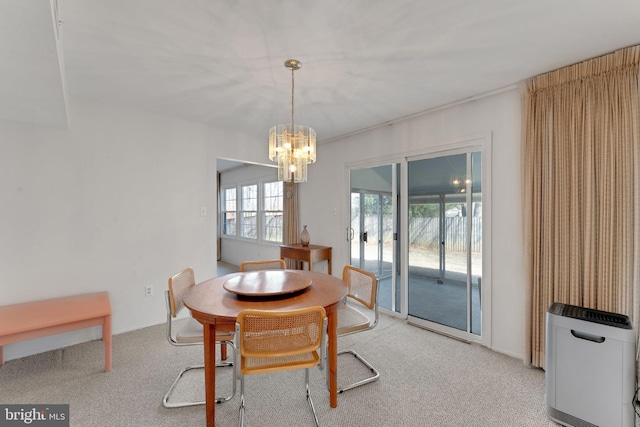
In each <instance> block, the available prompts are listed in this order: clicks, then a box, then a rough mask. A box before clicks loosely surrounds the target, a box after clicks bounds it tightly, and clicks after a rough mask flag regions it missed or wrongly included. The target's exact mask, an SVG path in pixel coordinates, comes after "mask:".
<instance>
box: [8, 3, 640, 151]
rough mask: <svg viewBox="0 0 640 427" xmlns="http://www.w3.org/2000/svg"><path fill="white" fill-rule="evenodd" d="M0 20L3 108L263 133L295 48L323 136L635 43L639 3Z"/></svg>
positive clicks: (69, 6) (213, 8) (148, 8)
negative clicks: (140, 117)
mask: <svg viewBox="0 0 640 427" xmlns="http://www.w3.org/2000/svg"><path fill="white" fill-rule="evenodd" d="M613 6H615V7H613ZM56 7H57V9H58V12H59V18H58V19H56V18H54V13H53V12H52V10H53V11H55V9H56ZM56 20H59V21H61V23H60V26H59V37H58V33H57V28H56V26H55V24H54V22H55V21H56ZM0 24H1V25H0V54H1V55H2V56H1V57H0V58H1V59H0V118H4V119H8V120H18V121H28V122H35V123H40V124H46V125H54V126H67V122H68V117H67V97H68V96H75V97H81V98H87V99H92V100H97V101H98V102H104V103H108V104H113V105H123V106H128V107H131V108H135V109H139V110H143V111H147V112H151V113H154V114H158V115H162V116H171V117H178V118H181V119H184V120H189V121H193V122H199V123H205V124H208V125H211V126H214V127H216V128H220V129H224V130H229V131H237V132H242V133H246V134H249V135H250V136H252V137H255V138H261V139H265V140H266V139H267V131H268V129H269V128H270V127H271V126H273V125H274V124H279V123H289V122H290V118H291V73H290V71H289V70H287V69H286V68H285V67H284V65H283V64H284V61H285V60H287V59H289V58H295V59H298V60H300V61H301V62H302V64H303V67H302V69H301V70H299V71H296V73H295V85H296V86H295V87H296V90H295V115H296V123H299V124H305V125H309V126H311V127H313V128H314V129H315V130H316V132H317V134H318V142H319V143H322V142H326V141H329V140H333V139H336V138H338V137H340V136H344V135H349V134H352V133H356V132H359V131H362V130H364V129H369V128H372V127H376V126H380V125H382V124H385V123H388V122H392V121H395V120H398V119H401V118H403V117H407V116H411V115H414V114H417V113H420V112H423V111H428V110H430V109H433V108H437V107H439V106H442V105H447V104H450V103H453V102H457V101H460V100H464V99H468V98H470V97H474V96H478V95H482V94H486V93H490V92H493V91H497V90H501V89H504V88H506V87H512V86H513V85H514V84H517V83H518V82H521V81H523V80H524V79H526V78H528V77H531V76H534V75H537V74H540V73H543V72H546V71H551V70H554V69H556V68H559V67H562V66H566V65H570V64H572V63H576V62H580V61H582V60H585V59H588V58H592V57H595V56H599V55H602V54H605V53H608V52H611V51H614V50H616V49H620V48H623V47H627V46H631V45H634V44H638V43H640V1H638V0H616V1H615V2H606V1H603V0H562V1H558V0H535V1H513V0H484V1H478V0H447V1H442V0H394V1H390V0H386V1H382V0H351V1H344V0H322V1H318V0H262V1H256V0H216V1H213V0H190V1H188V2H182V1H175V0H57V3H56V2H55V0H52V1H51V4H49V2H46V1H44V0H41V1H35V0H30V1H25V0H2V2H0Z"/></svg>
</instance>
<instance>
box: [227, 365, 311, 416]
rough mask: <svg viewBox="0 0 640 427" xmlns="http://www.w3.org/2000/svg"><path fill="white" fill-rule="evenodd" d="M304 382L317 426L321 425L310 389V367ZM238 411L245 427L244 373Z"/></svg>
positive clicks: (305, 373)
mask: <svg viewBox="0 0 640 427" xmlns="http://www.w3.org/2000/svg"><path fill="white" fill-rule="evenodd" d="M304 383H305V388H306V393H307V403H308V404H309V408H311V413H312V415H313V421H314V422H315V425H316V427H319V426H320V424H319V423H318V415H317V414H316V408H315V407H314V405H313V399H311V391H310V389H309V368H307V369H305V370H304ZM238 412H239V416H240V422H239V426H240V427H244V375H242V374H240V409H239V411H238Z"/></svg>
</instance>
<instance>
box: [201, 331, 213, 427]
mask: <svg viewBox="0 0 640 427" xmlns="http://www.w3.org/2000/svg"><path fill="white" fill-rule="evenodd" d="M203 328H204V389H205V396H206V398H205V399H206V402H207V404H206V411H207V427H215V424H216V423H215V420H216V326H215V325H212V324H210V323H207V324H205V325H204V326H203Z"/></svg>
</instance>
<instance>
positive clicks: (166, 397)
mask: <svg viewBox="0 0 640 427" xmlns="http://www.w3.org/2000/svg"><path fill="white" fill-rule="evenodd" d="M220 345H221V346H222V347H224V348H225V349H226V347H227V345H231V347H232V348H233V350H234V352H235V348H234V346H233V343H231V342H228V341H223V342H221V344H220ZM227 366H229V367H232V368H233V374H232V382H233V383H232V390H231V395H229V396H224V397H216V403H222V402H227V401H229V400H231V399H233V396H235V395H236V370H235V368H234V367H233V362H221V363H216V367H217V368H223V367H227ZM192 369H204V365H196V366H188V367H186V368H184V369H183V370H182V371H180V373H179V374H178V376H177V377H176V379H175V380H174V381H173V384H171V387H169V391H167V393H166V394H165V395H164V397H163V398H162V406H164V407H165V408H182V407H185V406H196V405H204V404H205V403H206V401H204V400H198V401H192V402H170V401H169V397H170V396H171V393H173V389H174V388H175V387H176V385H177V384H178V381H180V378H182V376H183V375H184V373H185V372H187V371H190V370H192Z"/></svg>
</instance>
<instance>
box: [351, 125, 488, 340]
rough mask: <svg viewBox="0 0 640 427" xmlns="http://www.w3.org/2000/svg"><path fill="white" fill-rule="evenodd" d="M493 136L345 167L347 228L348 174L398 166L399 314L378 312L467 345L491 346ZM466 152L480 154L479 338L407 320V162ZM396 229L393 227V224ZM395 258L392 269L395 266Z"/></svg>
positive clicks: (432, 324)
mask: <svg viewBox="0 0 640 427" xmlns="http://www.w3.org/2000/svg"><path fill="white" fill-rule="evenodd" d="M492 145H493V144H492V133H491V132H485V133H481V134H476V135H469V136H466V137H461V138H458V139H454V140H450V141H447V142H443V143H440V144H437V146H434V147H431V148H425V149H422V150H417V151H412V152H406V153H399V154H397V155H394V156H387V157H378V158H373V159H365V160H359V161H357V162H351V163H346V164H345V169H344V173H345V195H346V196H345V197H343V200H344V203H345V205H344V210H343V212H346V213H347V218H346V222H345V223H346V224H348V225H350V217H349V216H350V212H351V180H350V172H351V170H353V169H362V168H371V167H376V166H383V165H389V164H394V163H395V164H398V165H399V173H398V175H399V178H400V197H399V198H400V200H401V201H402V202H401V203H399V204H398V203H397V200H395V201H394V204H396V205H397V206H396V205H394V213H399V219H400V220H399V221H394V222H395V223H399V226H400V229H399V230H397V233H398V236H399V238H398V241H399V244H398V245H397V246H398V247H397V251H398V252H399V259H400V266H399V271H400V283H398V284H397V286H400V287H401V292H400V307H401V310H400V312H395V311H390V310H386V309H383V308H381V309H380V310H381V311H383V312H385V313H386V314H389V315H391V316H395V317H399V318H402V319H405V320H406V321H407V322H408V323H411V324H414V325H416V326H419V327H422V328H425V329H429V330H432V331H435V332H438V333H441V334H444V335H449V336H452V337H454V338H457V339H461V340H464V341H469V342H479V343H480V344H482V345H484V346H487V347H491V345H492V340H491V329H492V328H491V319H492V315H491V300H492V294H491V284H492V271H491V265H492V243H491V240H492V238H491V236H492V229H491V223H492V221H491V205H492V196H491V190H492V182H491V170H492V166H491V160H492ZM469 150H474V151H480V152H481V153H482V199H483V203H482V216H483V221H482V290H481V292H482V293H481V295H482V299H481V319H482V320H481V322H482V328H481V335H474V334H471V333H468V332H466V331H460V330H457V329H455V328H451V327H448V326H443V325H440V324H438V323H434V322H428V321H425V320H424V319H416V318H413V317H411V318H410V317H409V315H408V307H409V303H408V299H407V294H408V277H409V276H408V274H409V265H408V262H407V261H406V260H408V259H409V248H408V244H407V242H406V239H405V238H402V236H406V234H407V233H408V229H409V219H408V215H406V212H405V210H406V208H404V206H403V205H405V204H406V203H405V201H406V200H408V176H407V171H408V167H407V166H408V163H409V161H412V160H418V159H420V158H429V157H438V156H444V155H450V154H455V153H456V152H457V153H463V152H467V151H469ZM394 226H395V225H394ZM346 235H347V238H346V240H345V242H344V244H345V245H346V246H345V249H346V251H345V254H347V255H346V257H347V259H346V260H343V261H345V262H346V264H349V263H350V259H348V258H349V257H350V247H349V245H350V244H351V242H350V238H349V232H348V230H347V232H346ZM395 262H396V261H395V259H394V268H397V267H398V266H395Z"/></svg>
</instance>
